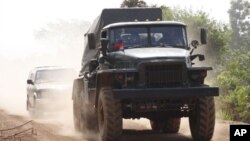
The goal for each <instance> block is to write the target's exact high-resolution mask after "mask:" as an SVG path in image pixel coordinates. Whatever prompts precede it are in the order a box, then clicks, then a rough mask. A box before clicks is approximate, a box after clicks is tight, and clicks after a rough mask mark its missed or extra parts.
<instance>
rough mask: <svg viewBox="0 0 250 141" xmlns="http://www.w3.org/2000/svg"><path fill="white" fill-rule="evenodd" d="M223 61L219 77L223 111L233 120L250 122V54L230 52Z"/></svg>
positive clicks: (218, 82) (237, 51)
mask: <svg viewBox="0 0 250 141" xmlns="http://www.w3.org/2000/svg"><path fill="white" fill-rule="evenodd" d="M223 60H224V61H225V62H224V64H223V66H222V67H221V68H220V74H219V75H218V77H217V84H218V85H219V87H220V91H221V96H220V98H219V100H220V101H221V102H220V107H221V110H222V111H225V112H227V113H230V115H231V116H232V119H233V120H240V121H245V122H250V113H249V111H250V85H249V84H250V75H249V74H250V69H249V68H250V63H249V62H250V52H246V51H240V50H228V51H227V52H226V53H225V54H224V56H223Z"/></svg>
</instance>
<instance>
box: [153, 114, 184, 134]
mask: <svg viewBox="0 0 250 141" xmlns="http://www.w3.org/2000/svg"><path fill="white" fill-rule="evenodd" d="M150 124H151V128H152V130H153V131H157V132H163V133H178V131H179V129H180V124H181V119H180V118H167V119H166V120H165V121H161V122H159V121H153V120H150Z"/></svg>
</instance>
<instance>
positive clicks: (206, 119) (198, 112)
mask: <svg viewBox="0 0 250 141" xmlns="http://www.w3.org/2000/svg"><path fill="white" fill-rule="evenodd" d="M189 125H190V130H191V134H192V137H193V139H194V140H203V141H206V140H211V138H212V137H213V132H214V126H215V105H214V98H213V97H205V98H199V99H198V100H197V102H196V105H195V108H194V110H193V112H192V113H191V115H190V117H189Z"/></svg>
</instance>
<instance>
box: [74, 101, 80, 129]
mask: <svg viewBox="0 0 250 141" xmlns="http://www.w3.org/2000/svg"><path fill="white" fill-rule="evenodd" d="M73 115H74V118H73V119H74V127H75V130H76V131H78V132H81V121H80V109H79V106H78V103H77V101H76V99H74V100H73Z"/></svg>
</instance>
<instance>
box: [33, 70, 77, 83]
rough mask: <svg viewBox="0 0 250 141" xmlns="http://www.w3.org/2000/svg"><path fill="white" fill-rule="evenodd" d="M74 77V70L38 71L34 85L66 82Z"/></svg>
mask: <svg viewBox="0 0 250 141" xmlns="http://www.w3.org/2000/svg"><path fill="white" fill-rule="evenodd" d="M75 76H76V72H75V71H74V69H53V70H52V69H51V70H39V71H37V73H36V77H35V83H47V82H68V81H73V79H74V77H75Z"/></svg>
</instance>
